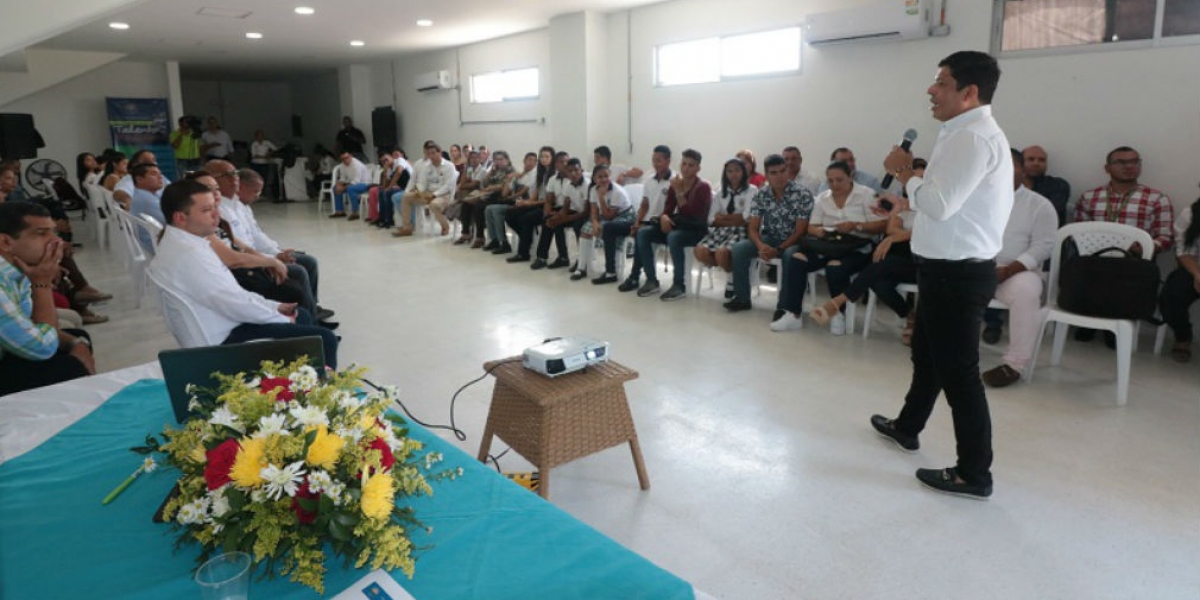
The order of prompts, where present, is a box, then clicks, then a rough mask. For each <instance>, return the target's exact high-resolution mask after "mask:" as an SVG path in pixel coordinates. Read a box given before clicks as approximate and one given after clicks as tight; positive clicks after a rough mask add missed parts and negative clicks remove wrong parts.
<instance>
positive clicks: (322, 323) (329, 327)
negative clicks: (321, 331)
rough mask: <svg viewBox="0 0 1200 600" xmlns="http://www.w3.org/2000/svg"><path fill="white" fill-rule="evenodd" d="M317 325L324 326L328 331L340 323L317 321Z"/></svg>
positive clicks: (333, 329) (334, 328)
mask: <svg viewBox="0 0 1200 600" xmlns="http://www.w3.org/2000/svg"><path fill="white" fill-rule="evenodd" d="M317 325H320V326H321V327H324V328H325V329H328V330H330V331H335V330H336V329H337V328H338V326H339V325H341V323H334V322H333V321H317Z"/></svg>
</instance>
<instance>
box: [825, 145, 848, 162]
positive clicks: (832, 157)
mask: <svg viewBox="0 0 1200 600" xmlns="http://www.w3.org/2000/svg"><path fill="white" fill-rule="evenodd" d="M839 152H850V149H849V148H847V147H845V146H842V147H841V148H837V149H835V150H834V151H833V152H830V153H829V160H830V161H835V160H837V155H838V153H839Z"/></svg>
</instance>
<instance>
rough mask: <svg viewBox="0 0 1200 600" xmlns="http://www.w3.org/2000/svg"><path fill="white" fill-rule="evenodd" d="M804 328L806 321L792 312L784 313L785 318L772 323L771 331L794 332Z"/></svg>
mask: <svg viewBox="0 0 1200 600" xmlns="http://www.w3.org/2000/svg"><path fill="white" fill-rule="evenodd" d="M802 327H804V320H803V319H801V318H800V317H797V316H796V315H794V314H792V312H791V311H784V313H783V316H782V317H779V318H778V319H775V320H774V321H772V322H771V331H793V330H796V329H800V328H802Z"/></svg>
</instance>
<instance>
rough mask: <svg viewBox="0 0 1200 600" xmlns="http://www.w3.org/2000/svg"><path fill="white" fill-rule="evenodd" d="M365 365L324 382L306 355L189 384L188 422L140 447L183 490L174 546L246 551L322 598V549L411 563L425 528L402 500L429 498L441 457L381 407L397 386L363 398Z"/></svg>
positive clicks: (205, 553)
mask: <svg viewBox="0 0 1200 600" xmlns="http://www.w3.org/2000/svg"><path fill="white" fill-rule="evenodd" d="M363 371H364V370H363V369H353V368H352V369H350V370H347V371H344V372H340V373H334V372H331V373H330V374H329V375H328V377H327V378H326V379H325V380H324V381H321V380H320V379H319V378H318V376H317V371H316V370H315V369H313V368H312V367H310V366H308V364H307V360H306V359H303V358H302V359H300V360H297V361H295V362H292V363H288V364H284V363H282V362H271V361H266V362H263V363H262V365H261V369H260V371H259V372H258V373H255V374H252V375H247V374H245V373H238V374H236V375H223V374H219V373H218V374H214V377H215V378H216V379H217V380H218V382H219V385H218V387H217V388H216V389H205V388H200V387H196V386H189V387H188V393H189V394H190V395H191V403H190V409H191V411H192V414H193V415H194V416H193V417H192V418H190V419H189V420H188V421H187V422H186V423H185V424H184V425H183V427H182V428H181V429H173V428H170V427H168V428H167V429H165V430H164V431H163V434H162V437H163V440H165V441H164V442H163V443H161V444H160V443H159V441H158V440H157V439H156V438H154V437H149V438H147V445H146V446H144V447H140V448H135V449H134V450H135V451H138V452H141V453H150V452H154V451H161V452H165V453H166V459H165V463H166V465H168V466H172V467H175V468H177V469H178V470H179V471H180V472H181V473H182V476H181V477H180V479H179V484H178V491H179V493H178V494H177V495H175V496H174V497H173V498H171V499H170V500H169V501H168V502H167V503H166V505H165V507H164V509H163V518H164V520H166V521H169V522H171V523H172V524H173V525H174V526H175V527H176V528H178V529H180V530H181V533H180V537H179V541H178V544H177V545H180V544H185V543H192V542H194V543H198V544H200V546H201V548H202V554H201V556H200V557H199V561H201V562H202V561H204V560H207V559H208V557H209V556H210V555H211V554H212V553H213V552H215V551H217V550H219V549H223V550H225V551H235V550H238V551H242V552H247V553H250V554H252V555H253V557H254V560H255V562H256V563H265V565H266V574H268V575H271V576H274V575H276V574H278V575H287V576H289V577H290V579H291V580H292V581H296V582H299V583H302V584H304V585H307V586H309V587H311V588H313V589H314V590H316V591H317V592H319V593H324V576H325V558H326V555H325V552H326V549H330V550H332V551H333V552H334V554H336V555H338V556H341V557H343V558H344V559H345V561H346V563H347V564H351V563H352V564H353V565H354V567H356V568H358V567H362V566H364V565H367V564H370V567H371V568H372V569H379V568H384V569H388V570H392V569H400V570H402V571H403V572H404V574H405V575H407V576H408V577H409V578H411V577H412V575H413V569H414V567H415V564H414V560H415V556H414V550H415V548H414V546H413V544H412V541H411V540H410V538H409V536H408V531H409V530H410V529H411V528H414V527H420V523H419V522H418V521H417V520H416V516H415V514H414V513H413V511H412V509H411V508H406V507H399V506H397V503H396V500H397V498H403V497H406V496H418V495H432V493H433V492H432V489H431V488H430V485H429V482H430V481H432V480H438V479H447V478H448V479H453V478H455V477H457V476H459V475H461V469H458V470H448V471H442V472H438V473H433V472H431V470H432V468H433V467H434V465H435V464H437V463H438V462H439V461H440V460H441V458H442V457H441V455H440V454H438V453H432V452H426V453H422V452H421V451H422V448H423V446H422V444H421V443H420V442H418V441H416V440H413V439H410V438H408V437H406V436H407V433H408V432H407V429H405V427H404V425H405V424H404V421H403V420H402V419H400V418H399V417H398V416H396V415H394V414H388V413H387V411H388V408H389V406H390V405H391V403H392V401H393V400H394V399H395V397H396V396H395V394H396V392H395V389H394V388H384V389H382V390H380V391H373V392H370V393H364V392H362V391H360V386H361V384H362V381H361V379H360V377H361V375H362V373H363Z"/></svg>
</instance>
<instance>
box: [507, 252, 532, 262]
mask: <svg viewBox="0 0 1200 600" xmlns="http://www.w3.org/2000/svg"><path fill="white" fill-rule="evenodd" d="M504 262H510V263H522V262H529V257H528V256H527V255H524V254H516V255H513V256H510V257H508V258H506V259H504Z"/></svg>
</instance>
